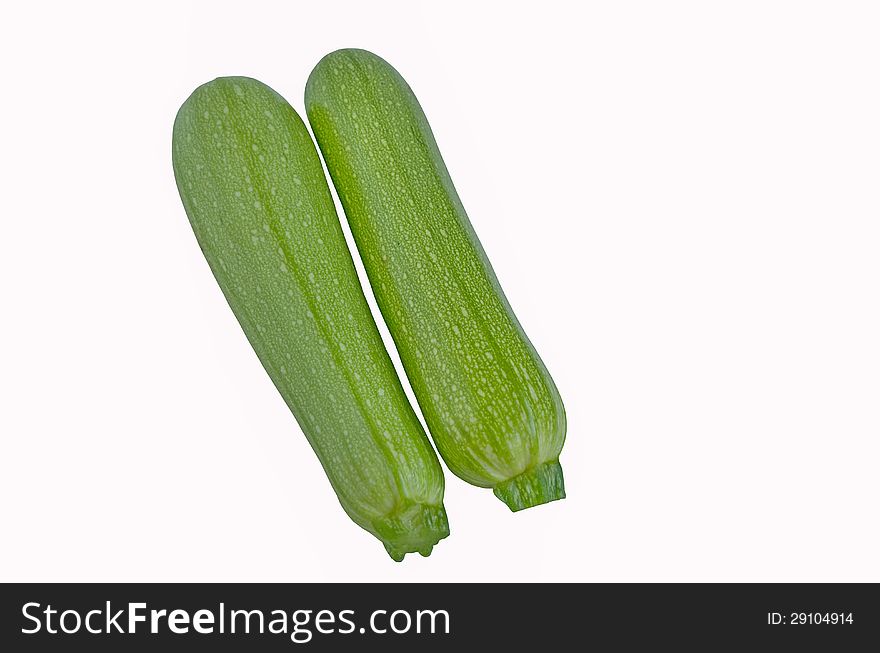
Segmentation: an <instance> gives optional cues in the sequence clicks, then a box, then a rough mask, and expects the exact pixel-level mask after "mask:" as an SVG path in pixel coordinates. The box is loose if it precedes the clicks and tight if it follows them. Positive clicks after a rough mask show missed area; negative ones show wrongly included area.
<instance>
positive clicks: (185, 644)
mask: <svg viewBox="0 0 880 653" xmlns="http://www.w3.org/2000/svg"><path fill="white" fill-rule="evenodd" d="M0 594H2V597H0V624H2V632H0V650H3V651H52V650H68V649H74V650H88V651H123V650H124V651H128V650H141V649H143V650H162V651H163V652H164V651H193V650H226V649H229V650H247V651H258V650H259V651H262V650H273V651H284V650H287V651H295V650H298V649H304V650H311V651H325V650H326V651H338V650H349V649H355V648H360V647H368V649H371V648H374V647H381V650H383V651H397V650H400V651H403V650H407V651H412V650H418V651H434V650H437V651H440V650H448V647H449V646H450V645H453V646H454V645H472V646H475V645H491V648H492V650H502V649H508V650H529V649H533V650H538V651H543V650H551V649H557V650H568V649H570V648H572V647H575V646H576V647H577V648H581V647H589V646H590V645H600V644H601V645H603V646H613V647H615V648H618V647H619V648H620V649H622V650H629V649H630V648H634V647H635V646H636V645H639V646H644V645H645V643H650V642H654V644H656V646H657V647H659V648H664V649H665V648H667V647H671V648H672V650H682V649H685V650H715V649H717V648H718V647H721V646H724V647H725V648H726V647H729V646H732V645H740V646H748V647H749V649H748V650H756V647H764V646H766V647H771V646H772V647H786V649H784V650H788V647H795V646H797V647H798V649H799V650H805V649H810V650H813V649H816V650H835V651H841V650H865V649H864V648H863V647H865V646H877V645H880V591H878V586H877V585H872V584H786V585H782V584H777V585H760V584H728V585H721V584H667V585H659V584H652V585H643V584H629V585H617V584H614V585H610V584H609V585H583V584H571V585H548V584H493V585H462V584H446V585H423V584H419V585H405V584H393V585H392V584H388V585H384V584H380V585H376V584H321V585H316V584H303V585H297V584H194V585H175V584H21V585H17V584H7V585H2V586H0ZM875 650H876V649H875Z"/></svg>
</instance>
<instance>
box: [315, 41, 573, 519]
mask: <svg viewBox="0 0 880 653" xmlns="http://www.w3.org/2000/svg"><path fill="white" fill-rule="evenodd" d="M305 103H306V111H307V114H308V119H309V122H310V124H311V126H312V131H313V132H314V133H315V136H316V138H317V140H318V145H319V147H320V149H321V152H322V154H323V155H324V161H325V163H326V164H327V168H328V170H329V171H330V175H331V177H332V179H333V183H334V185H335V186H336V190H337V193H338V194H339V198H340V200H341V201H342V205H343V208H344V209H345V215H346V216H347V218H348V222H349V224H350V225H351V230H352V232H353V234H354V238H355V241H356V243H357V248H358V250H359V252H360V255H361V258H362V259H363V261H364V265H365V267H366V270H367V274H368V276H369V280H370V284H371V285H372V287H373V291H374V292H375V294H376V299H377V301H378V304H379V307H380V309H381V311H382V315H383V316H384V318H385V321H386V322H387V324H388V328H389V330H390V331H391V334H392V336H393V338H394V342H395V344H396V345H397V348H398V350H399V352H400V356H401V359H402V361H403V364H404V368H405V369H406V374H407V376H408V377H409V380H410V382H411V384H412V386H413V389H414V390H415V394H416V397H417V399H418V403H419V406H420V407H421V409H422V412H423V414H424V416H425V420H426V422H427V425H428V430H429V431H430V433H431V435H432V436H433V438H434V443H435V444H436V446H437V448H438V450H439V451H440V454H441V456H442V457H443V459H444V460H445V461H446V463H447V465H448V466H449V469H450V470H452V472H454V473H455V474H456V475H457V476H459V477H461V478H462V479H464V480H465V481H468V482H470V483H472V484H474V485H477V486H480V487H491V488H493V489H494V492H495V494H496V495H497V496H498V498H500V499H501V500H502V501H504V502H505V503H506V504H507V505H508V506H509V507H510V508H511V510H514V511H516V510H521V509H523V508H528V507H530V506H534V505H538V504H541V503H546V502H548V501H553V500H555V499H561V498H564V497H565V488H564V482H563V476H562V468H561V467H560V465H559V453H560V451H561V450H562V445H563V442H564V440H565V410H564V408H563V405H562V400H561V399H560V397H559V392H558V391H557V389H556V386H555V385H554V383H553V379H552V378H551V377H550V375H549V373H548V372H547V369H546V368H545V367H544V364H543V363H542V362H541V359H540V358H539V357H538V354H537V353H536V352H535V349H534V347H533V346H532V345H531V343H530V342H529V340H528V338H527V337H526V334H525V333H524V331H523V329H522V327H521V326H520V324H519V322H518V321H517V319H516V316H515V315H514V314H513V311H512V310H511V308H510V305H509V304H508V302H507V299H506V298H505V296H504V293H503V292H502V290H501V286H500V285H499V283H498V280H497V279H496V277H495V273H494V272H493V270H492V266H491V265H490V264H489V261H488V259H487V258H486V255H485V253H484V251H483V248H482V246H481V245H480V242H479V240H478V239H477V236H476V234H475V232H474V230H473V227H472V226H471V223H470V221H469V220H468V217H467V214H466V213H465V210H464V208H463V207H462V204H461V201H460V200H459V197H458V195H457V193H456V191H455V187H454V186H453V184H452V180H451V179H450V177H449V173H448V172H447V170H446V166H445V164H444V163H443V159H442V157H441V156H440V151H439V149H438V148H437V144H436V142H435V140H434V136H433V134H432V133H431V128H430V126H429V125H428V121H427V119H426V118H425V114H424V113H423V111H422V109H421V107H420V106H419V103H418V101H417V100H416V97H415V95H414V94H413V92H412V91H411V90H410V87H409V86H408V85H407V83H406V82H405V81H404V79H403V78H402V77H401V76H400V75H399V74H398V72H397V71H396V70H395V69H394V68H392V67H391V66H390V65H389V64H388V63H387V62H385V61H384V60H382V59H381V58H379V57H378V56H376V55H374V54H372V53H370V52H366V51H364V50H339V51H337V52H333V53H331V54H329V55H327V56H326V57H324V58H323V59H322V60H321V61H320V62H319V63H318V65H317V66H316V67H315V69H314V70H313V71H312V74H311V75H310V77H309V80H308V83H307V85H306V92H305Z"/></svg>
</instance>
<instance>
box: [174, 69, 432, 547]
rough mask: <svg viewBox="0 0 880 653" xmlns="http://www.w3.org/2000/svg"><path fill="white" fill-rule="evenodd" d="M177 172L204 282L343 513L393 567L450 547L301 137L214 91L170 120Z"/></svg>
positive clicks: (262, 108)
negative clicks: (441, 545)
mask: <svg viewBox="0 0 880 653" xmlns="http://www.w3.org/2000/svg"><path fill="white" fill-rule="evenodd" d="M173 165H174V175H175V178H176V180H177V187H178V190H179V191H180V197H181V199H182V200H183V205H184V208H185V209H186V213H187V215H188V216H189V220H190V222H191V224H192V228H193V230H194V232H195V235H196V238H197V240H198V242H199V245H200V246H201V249H202V252H203V253H204V255H205V258H206V259H207V261H208V264H209V265H210V267H211V271H212V272H213V273H214V276H215V277H216V279H217V282H218V283H219V285H220V288H221V289H222V291H223V294H224V295H225V296H226V299H227V301H228V302H229V305H230V307H231V308H232V310H233V312H234V313H235V316H236V317H237V318H238V321H239V323H240V324H241V327H242V329H243V330H244V333H245V335H246V336H247V338H248V340H249V341H250V343H251V345H252V346H253V348H254V350H255V351H256V353H257V356H258V357H259V359H260V361H261V362H262V364H263V366H264V367H265V369H266V371H267V372H268V374H269V376H270V377H271V379H272V381H273V382H274V383H275V386H276V387H277V388H278V390H279V392H280V393H281V396H282V397H283V398H284V401H285V402H286V403H287V405H288V406H289V407H290V409H291V411H292V412H293V414H294V416H295V417H296V419H297V421H298V422H299V425H300V427H301V428H302V430H303V432H304V433H305V435H306V437H307V438H308V440H309V443H310V444H311V446H312V448H313V449H314V450H315V453H316V454H317V456H318V458H319V459H320V461H321V464H322V465H323V467H324V470H325V472H326V473H327V476H328V477H329V479H330V483H331V484H332V486H333V489H334V490H335V491H336V494H337V495H338V497H339V501H340V503H341V504H342V507H343V508H344V509H345V511H346V512H347V513H348V515H349V516H350V517H351V518H352V519H353V520H354V521H355V522H356V523H357V524H359V525H360V526H362V527H363V528H365V529H366V530H367V531H369V532H371V533H372V534H373V535H375V536H376V537H378V538H379V539H380V540H381V541H382V542H383V543H384V545H385V548H386V549H387V551H388V553H389V554H390V555H391V557H392V558H394V559H395V560H398V561H399V560H402V559H403V556H404V554H406V553H408V552H415V551H418V552H419V553H421V554H422V555H429V554H430V552H431V549H432V547H433V546H434V544H436V543H437V542H438V541H439V540H440V539H441V538H443V537H446V536H447V535H448V534H449V527H448V524H447V520H446V512H445V510H444V507H443V489H444V486H443V471H442V469H441V467H440V463H439V460H438V459H437V456H436V454H435V453H434V450H433V449H432V448H431V444H430V442H429V441H428V438H427V436H426V435H425V432H424V430H423V429H422V427H421V424H420V422H419V420H418V418H417V416H416V415H415V412H414V411H413V408H412V406H411V405H410V404H409V402H408V401H407V399H406V395H405V394H404V392H403V388H402V387H401V385H400V380H399V379H398V377H397V374H396V373H395V370H394V366H393V364H392V362H391V359H390V358H389V356H388V352H387V351H386V350H385V348H384V345H383V343H382V340H381V337H380V336H379V332H378V331H377V329H376V324H375V322H374V321H373V318H372V315H371V313H370V310H369V307H368V305H367V302H366V299H365V298H364V294H363V290H362V288H361V286H360V283H359V281H358V279H357V275H356V272H355V268H354V264H353V262H352V259H351V254H350V253H349V251H348V248H347V246H346V243H345V239H344V236H343V233H342V227H341V225H340V223H339V218H338V217H337V215H336V210H335V208H334V206H333V200H332V197H331V195H330V189H329V187H328V185H327V179H326V177H325V176H324V171H323V169H322V167H321V163H320V159H319V157H318V152H317V150H316V149H315V145H314V143H313V141H312V139H311V136H310V135H309V133H308V130H307V129H306V126H305V124H304V123H303V121H302V120H301V119H300V117H299V116H298V115H297V114H296V112H295V111H294V110H293V108H291V106H290V105H289V104H288V103H287V102H286V101H285V100H284V98H282V97H281V96H280V95H278V94H277V93H275V91H273V90H272V89H270V88H269V87H268V86H265V85H264V84H262V83H260V82H258V81H256V80H253V79H248V78H243V77H226V78H220V79H216V80H214V81H212V82H209V83H207V84H205V85H203V86H200V87H199V88H198V89H196V91H195V92H194V93H193V94H192V95H191V96H190V97H189V99H188V100H186V102H185V103H184V104H183V106H182V107H181V109H180V112H179V113H178V114H177V119H176V120H175V122H174V137H173ZM304 500H307V498H306V499H304Z"/></svg>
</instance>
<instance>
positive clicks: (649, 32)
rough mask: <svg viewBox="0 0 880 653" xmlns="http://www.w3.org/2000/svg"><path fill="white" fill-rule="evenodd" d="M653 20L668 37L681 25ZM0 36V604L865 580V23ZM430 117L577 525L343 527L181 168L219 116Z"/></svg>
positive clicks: (596, 6)
mask: <svg viewBox="0 0 880 653" xmlns="http://www.w3.org/2000/svg"><path fill="white" fill-rule="evenodd" d="M661 5H662V6H661ZM12 6H14V7H15V8H12V9H10V8H8V7H7V8H5V9H4V10H3V16H2V19H0V30H2V34H0V61H2V62H3V63H2V66H3V75H2V86H0V88H2V91H0V92H2V103H0V130H2V142H0V166H2V168H0V177H2V180H3V181H2V201H0V207H2V208H0V220H2V230H0V286H2V295H0V296H2V321H0V396H2V410H0V432H2V451H0V524H2V527H0V528H2V537H0V580H3V581H14V580H15V581H50V580H81V581H86V580H87V581H121V580H124V581H146V580H155V581H159V580H173V581H196V580H203V581H335V580H340V581H342V580H388V581H392V580H397V581H410V580H441V581H453V580H458V581H467V580H470V581H483V580H485V581H489V580H494V581H519V580H527V581H537V580H563V581H567V580H572V581H574V580H577V581H660V580H666V581H709V580H716V581H784V580H788V581H868V580H871V581H880V555H878V551H880V519H878V512H880V510H878V499H880V473H878V471H880V437H878V436H880V401H878V399H880V337H878V336H880V305H878V300H880V296H878V284H880V185H878V184H880V85H878V73H880V39H878V33H880V9H878V5H877V4H876V3H871V2H864V3H856V2H825V3H819V2H766V1H761V2H737V3H733V2H724V3H721V2H713V3H708V2H671V3H656V2H601V3H580V2H579V3H575V2H571V3H561V2H549V1H546V0H544V1H542V2H538V3H529V4H518V3H512V2H504V3H489V2H474V1H470V2H465V3H455V2H450V1H449V0H446V1H444V2H430V3H420V2H397V3H390V2H341V1H335V2H330V1H325V2H305V3H291V2H277V3H268V2H237V3H233V2H205V3H186V2H178V3H167V4H165V5H163V4H161V3H143V4H142V6H141V8H140V9H137V8H135V5H134V4H133V3H105V4H100V5H99V4H90V3H61V2H59V3H55V4H47V3H39V2H34V3H27V4H25V3H14V4H13V5H12ZM340 47H363V48H367V49H370V50H373V51H375V52H376V53H378V54H380V55H381V56H383V57H385V58H386V59H387V60H388V61H390V62H391V63H392V64H393V65H395V66H396V67H397V68H398V69H399V70H400V72H401V73H402V74H403V75H404V77H406V78H407V79H408V80H409V82H410V84H411V85H412V86H413V88H414V90H415V91H416V93H417V94H418V96H419V98H420V100H421V102H422V105H423V106H424V108H425V110H426V112H427V114H428V117H429V118H430V120H431V124H432V126H433V128H434V130H435V133H436V136H437V139H438V142H439V144H440V147H441V150H442V151H443V153H444V155H445V158H446V162H447V164H448V166H449V169H450V171H451V173H452V177H453V178H454V179H455V181H456V183H457V186H458V190H459V192H460V194H461V196H462V199H463V201H464V204H465V206H466V207H467V208H468V211H469V213H470V216H471V220H472V222H473V224H474V226H475V228H476V230H477V232H478V233H479V235H480V237H481V239H482V242H483V244H484V246H485V248H486V250H487V252H488V254H489V256H490V258H491V260H492V262H493V264H494V266H495V269H496V271H497V273H498V276H499V278H500V280H501V282H502V284H503V286H504V288H505V289H506V291H507V293H508V297H509V299H510V300H511V303H512V304H513V306H514V308H515V309H516V311H517V314H518V316H519V317H520V319H521V321H522V323H523V325H524V326H525V328H526V330H527V332H528V333H529V335H530V337H531V339H532V341H533V342H534V343H535V345H536V347H537V349H538V350H539V351H540V353H541V355H542V357H543V358H544V360H545V362H546V363H547V365H548V367H549V369H550V370H551V372H552V373H553V376H554V378H555V379H556V381H557V383H558V385H559V388H560V391H561V393H562V396H563V399H564V400H565V403H566V407H567V410H568V416H569V435H568V442H567V443H566V447H565V449H564V451H563V456H562V463H563V466H564V469H565V473H566V485H567V489H568V493H569V498H568V499H567V500H566V501H562V502H557V503H555V504H551V505H548V506H544V507H540V508H536V509H533V510H528V511H525V512H523V513H520V514H516V515H512V514H510V513H509V512H508V511H507V509H506V507H505V506H503V505H502V504H501V503H500V502H499V501H498V500H497V499H495V498H494V497H493V495H492V493H491V492H489V491H485V490H479V489H477V488H473V487H471V486H468V485H466V484H465V483H464V482H462V481H460V480H458V479H457V478H455V477H454V476H452V475H451V474H447V494H446V508H447V510H448V513H449V517H450V522H451V528H452V536H451V537H450V538H448V539H447V540H445V541H443V542H441V543H440V544H439V545H438V546H437V547H436V548H435V550H434V554H433V555H432V556H431V557H430V558H427V559H422V558H420V557H418V556H408V557H407V559H406V561H405V562H404V563H402V564H395V563H393V562H392V561H391V560H390V559H389V558H388V557H387V556H386V554H385V552H384V551H383V549H382V547H381V545H380V544H379V542H378V541H376V540H374V539H373V538H372V536H370V535H369V534H367V533H366V532H364V531H361V530H360V529H359V528H358V527H356V526H355V525H353V523H352V522H351V521H350V520H349V519H348V518H347V517H346V516H345V514H344V513H343V511H342V509H341V508H340V507H339V505H338V503H337V501H336V498H335V496H334V494H333V492H332V491H331V489H330V486H329V484H328V483H327V481H326V479H325V478H324V476H323V473H322V470H321V469H320V467H319V465H318V462H317V460H316V458H315V456H314V455H313V454H312V452H311V450H310V449H309V447H308V445H307V443H306V440H305V438H304V437H303V435H302V434H301V433H300V431H299V430H298V428H297V426H296V424H295V422H294V420H293V418H292V417H291V415H290V414H289V412H288V411H287V408H286V407H285V405H284V403H283V402H282V400H281V398H280V397H279V396H278V394H277V392H276V391H275V389H274V387H273V386H272V384H271V382H270V381H269V378H268V377H267V376H266V374H265V373H264V371H263V370H262V368H261V366H260V364H259V362H258V361H257V359H256V357H255V356H254V354H253V352H252V351H251V349H250V347H249V345H248V343H247V342H246V340H245V338H244V336H243V334H242V333H241V331H240V329H239V327H238V325H237V323H236V321H235V319H234V317H233V315H232V313H231V311H230V310H229V308H228V307H227V306H226V304H225V301H224V299H223V297H222V295H221V293H220V291H219V289H218V287H217V285H216V283H215V282H214V280H213V278H212V276H211V274H210V271H209V270H208V266H207V264H206V263H205V261H204V259H203V258H202V255H201V253H200V251H199V248H198V246H197V245H196V241H195V239H194V237H193V235H192V233H191V230H190V227H189V224H188V222H187V219H186V215H185V214H184V211H183V208H182V206H181V204H180V200H179V198H178V196H177V191H176V188H175V184H174V178H173V174H172V169H171V125H172V121H173V119H174V115H175V113H176V111H177V108H178V107H179V105H180V104H181V103H182V102H183V101H184V100H185V99H186V97H187V96H188V95H189V93H190V92H191V91H192V90H193V89H194V88H195V87H196V86H197V85H199V84H201V83H203V82H205V81H207V80H210V79H212V78H214V77H216V76H220V75H249V76H253V77H257V78H259V79H261V80H263V81H264V82H266V83H268V84H269V85H270V86H272V87H274V88H275V89H276V90H278V91H279V92H280V93H282V94H283V95H284V96H286V97H287V98H288V100H289V101H290V102H291V103H292V104H293V106H294V107H295V108H297V109H298V110H299V111H300V112H302V91H303V85H304V83H305V80H306V77H307V75H308V73H309V71H310V70H311V68H312V66H313V65H314V64H315V63H316V62H317V61H318V59H319V58H320V57H321V56H323V55H324V54H326V53H327V52H330V51H332V50H334V49H337V48H340Z"/></svg>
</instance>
